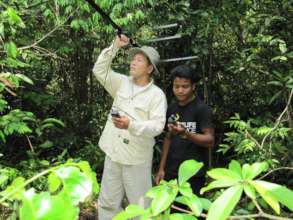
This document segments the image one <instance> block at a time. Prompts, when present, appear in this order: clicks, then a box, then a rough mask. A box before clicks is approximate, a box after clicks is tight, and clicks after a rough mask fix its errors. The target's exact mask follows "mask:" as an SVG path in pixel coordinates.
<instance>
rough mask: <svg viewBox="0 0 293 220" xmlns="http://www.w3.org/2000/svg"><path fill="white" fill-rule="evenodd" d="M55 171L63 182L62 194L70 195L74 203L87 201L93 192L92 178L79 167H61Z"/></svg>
mask: <svg viewBox="0 0 293 220" xmlns="http://www.w3.org/2000/svg"><path fill="white" fill-rule="evenodd" d="M55 172H56V174H57V175H58V177H59V178H60V179H61V181H62V184H63V188H62V190H61V192H60V194H61V195H62V194H64V196H65V195H66V196H68V197H69V198H70V200H71V201H72V203H73V205H77V204H78V203H79V202H83V201H85V200H86V198H87V197H89V196H90V195H91V194H92V191H93V186H92V182H91V180H90V179H89V178H87V176H86V175H85V174H84V173H81V172H80V170H79V169H78V168H77V167H61V168H60V169H58V170H56V171H55Z"/></svg>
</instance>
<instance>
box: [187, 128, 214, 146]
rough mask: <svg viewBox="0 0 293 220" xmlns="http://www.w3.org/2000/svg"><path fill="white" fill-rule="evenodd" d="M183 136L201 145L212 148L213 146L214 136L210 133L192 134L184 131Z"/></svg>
mask: <svg viewBox="0 0 293 220" xmlns="http://www.w3.org/2000/svg"><path fill="white" fill-rule="evenodd" d="M185 137H186V138H187V139H188V140H190V141H192V142H194V143H196V144H198V145H199V146H202V147H207V148H212V147H213V146H214V136H213V135H212V134H194V133H190V132H188V131H186V132H185Z"/></svg>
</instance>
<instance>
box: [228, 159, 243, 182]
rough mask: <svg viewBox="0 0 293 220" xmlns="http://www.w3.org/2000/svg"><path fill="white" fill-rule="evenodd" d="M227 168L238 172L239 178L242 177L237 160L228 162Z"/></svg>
mask: <svg viewBox="0 0 293 220" xmlns="http://www.w3.org/2000/svg"><path fill="white" fill-rule="evenodd" d="M229 170H231V171H233V172H234V173H236V174H238V176H239V178H242V169H241V165H240V163H239V162H238V161H236V160H232V161H231V162H230V163H229Z"/></svg>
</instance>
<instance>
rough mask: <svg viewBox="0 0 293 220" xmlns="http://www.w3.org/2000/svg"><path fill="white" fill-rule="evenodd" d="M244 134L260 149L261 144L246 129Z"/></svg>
mask: <svg viewBox="0 0 293 220" xmlns="http://www.w3.org/2000/svg"><path fill="white" fill-rule="evenodd" d="M245 134H246V136H247V137H248V138H249V139H251V140H252V141H253V142H254V143H255V144H256V145H257V146H258V147H259V148H260V149H261V148H262V147H261V145H260V144H259V142H258V141H257V140H256V139H255V138H254V137H252V135H251V134H250V133H249V132H248V131H247V130H245Z"/></svg>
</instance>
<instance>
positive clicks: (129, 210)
mask: <svg viewBox="0 0 293 220" xmlns="http://www.w3.org/2000/svg"><path fill="white" fill-rule="evenodd" d="M144 213H146V210H144V209H143V208H142V207H140V206H138V205H132V204H131V205H129V206H127V207H126V209H125V211H123V212H120V213H119V214H118V215H116V216H115V217H114V218H113V220H124V219H125V220H126V219H131V218H134V217H136V216H140V215H142V214H144Z"/></svg>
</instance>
